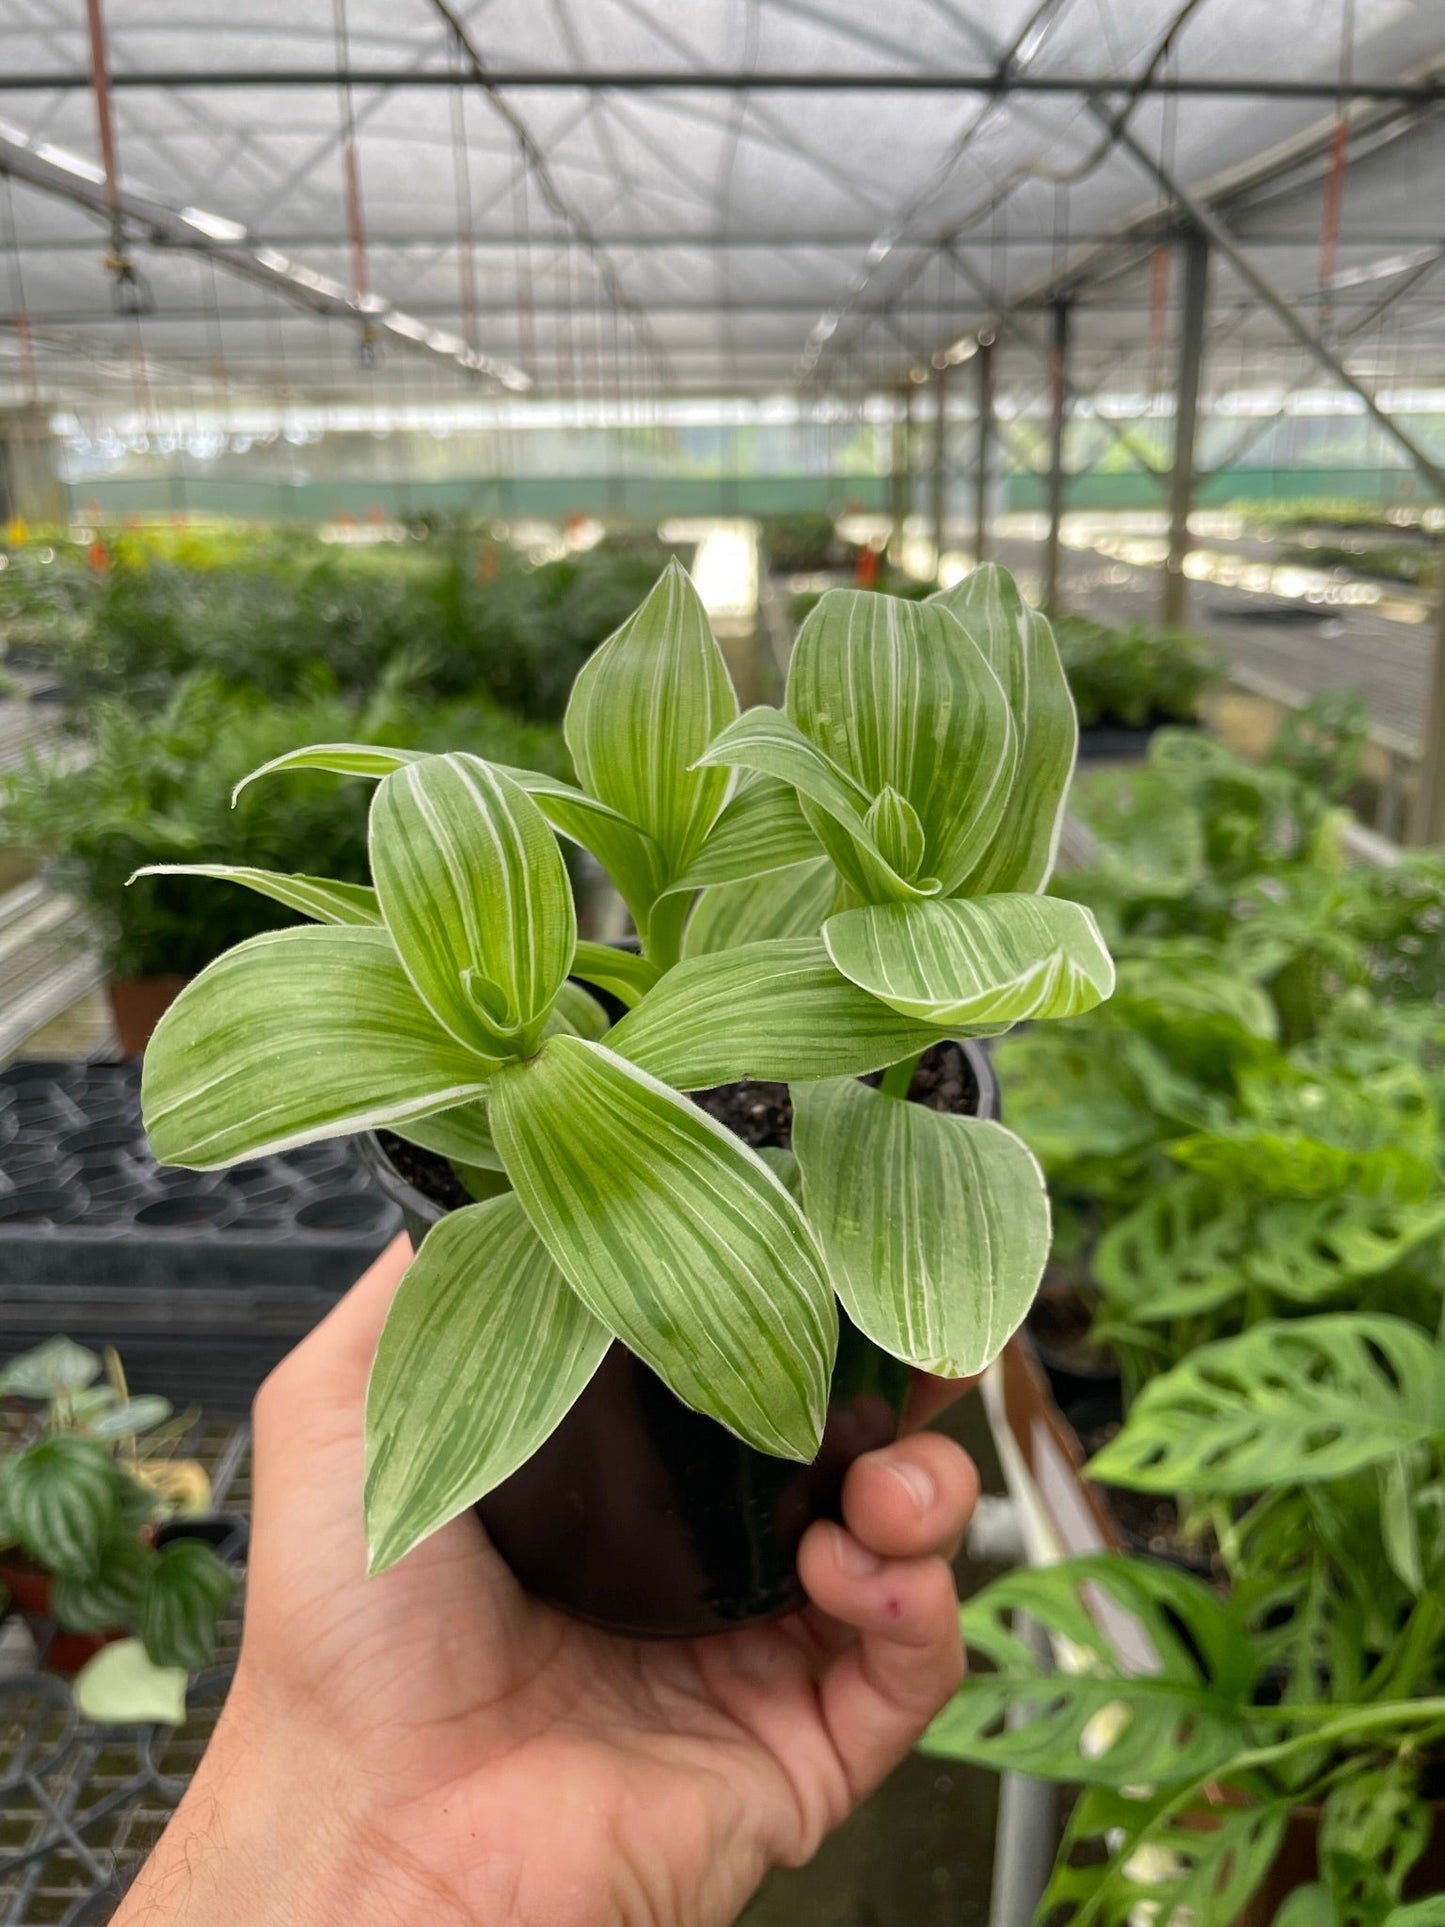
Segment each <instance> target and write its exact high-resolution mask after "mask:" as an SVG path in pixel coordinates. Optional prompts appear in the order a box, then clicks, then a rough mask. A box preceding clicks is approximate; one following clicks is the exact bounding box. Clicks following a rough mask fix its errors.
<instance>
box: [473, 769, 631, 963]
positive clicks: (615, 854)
mask: <svg viewBox="0 0 1445 1927" xmlns="http://www.w3.org/2000/svg"><path fill="white" fill-rule="evenodd" d="M493 767H494V768H496V769H499V770H500V771H501V772H502V774H503V776H509V777H510V778H511V779H512V781H513V782H514V783H515V784H516V785H517V787H518V789H524V790H525V791H526V792H527V794H528V795H529V796H531V797H533V798H534V799H535V801H536V804H537V807H538V809H539V810H540V811H541V812H542V814H543V816H545V817H546V819H547V821H548V822H549V823H550V824H551V825H552V828H553V829H554V830H555V831H556V832H557V834H558V835H559V836H565V837H566V838H567V839H568V840H569V841H570V842H572V843H577V844H580V845H581V847H582V848H583V849H584V850H590V851H591V853H592V855H593V856H595V857H596V859H597V861H598V862H599V863H600V864H601V865H602V867H603V869H604V870H605V871H606V872H607V874H608V876H610V877H611V879H612V881H613V882H614V883H615V884H616V886H617V889H618V892H619V894H620V895H621V897H622V901H623V902H624V903H625V904H626V905H627V907H628V909H629V910H630V911H631V912H632V916H633V921H634V922H635V923H636V924H637V927H638V929H639V930H642V929H645V928H646V926H647V917H648V913H649V911H650V910H651V908H652V905H653V903H654V902H655V901H656V899H657V897H658V895H659V894H660V892H661V891H662V888H663V886H664V884H665V883H666V881H667V866H666V864H665V862H664V859H663V855H662V851H661V850H660V849H659V848H658V847H657V845H656V844H655V843H654V842H653V840H652V838H651V837H650V836H648V835H647V833H646V832H645V831H644V830H640V829H639V828H638V827H637V825H636V824H635V823H633V822H632V821H631V820H630V819H629V818H628V817H626V816H624V815H623V814H622V812H621V811H620V810H614V809H613V808H612V807H611V805H610V804H608V803H603V802H600V801H599V800H598V798H597V797H595V796H589V795H588V794H587V792H586V791H585V790H579V789H578V788H576V787H575V785H574V784H571V783H564V782H562V781H560V780H559V779H558V778H557V777H555V776H543V775H542V774H541V773H540V772H539V771H537V770H531V769H514V768H513V767H512V766H511V765H510V764H507V763H497V764H494V765H493Z"/></svg>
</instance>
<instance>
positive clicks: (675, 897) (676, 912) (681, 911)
mask: <svg viewBox="0 0 1445 1927" xmlns="http://www.w3.org/2000/svg"><path fill="white" fill-rule="evenodd" d="M691 908H692V898H691V896H689V894H688V892H687V891H686V890H675V891H673V893H672V895H671V896H666V897H659V898H658V900H657V902H656V903H654V904H653V906H652V912H651V915H650V916H649V917H648V919H647V934H646V936H645V937H644V938H643V942H642V954H643V955H644V956H645V957H646V958H647V960H648V962H649V963H653V964H656V965H657V968H658V969H659V970H671V969H672V967H673V965H674V964H675V963H677V962H678V961H679V960H680V959H681V956H682V931H683V925H684V924H685V923H686V922H687V913H688V911H689V910H690V909H691Z"/></svg>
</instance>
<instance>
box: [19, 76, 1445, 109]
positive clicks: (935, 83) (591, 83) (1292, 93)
mask: <svg viewBox="0 0 1445 1927" xmlns="http://www.w3.org/2000/svg"><path fill="white" fill-rule="evenodd" d="M487 84H488V86H491V87H502V88H514V89H517V90H526V91H534V90H539V89H540V90H542V91H549V90H550V91H551V92H554V93H560V92H568V91H571V90H574V89H582V90H583V91H586V92H591V93H598V92H614V93H697V92H703V93H724V94H731V93H749V94H759V93H801V94H819V93H824V94H840V93H847V94H982V95H990V96H993V97H995V98H1000V99H1002V98H1005V97H1006V96H1008V95H1011V94H1079V95H1084V96H1090V95H1092V96H1095V97H1098V96H1101V95H1103V96H1107V95H1112V94H1126V95H1129V96H1131V97H1132V96H1134V95H1136V94H1139V95H1148V94H1155V95H1168V96H1170V97H1172V98H1176V99H1183V100H1217V99H1222V98H1224V99H1257V100H1318V101H1328V102H1331V103H1334V102H1336V101H1338V100H1339V99H1340V98H1341V97H1342V96H1343V97H1344V98H1346V99H1350V100H1375V101H1393V102H1398V103H1401V104H1407V105H1411V106H1429V105H1431V104H1433V103H1435V102H1439V101H1442V100H1445V80H1439V79H1432V80H1351V81H1347V82H1345V83H1344V84H1343V86H1342V85H1341V83H1340V81H1339V80H1338V79H1320V80H1291V79H1288V78H1284V77H1280V78H1277V79H1269V78H1264V77H1261V76H1259V75H1246V74H1229V75H1223V74H1219V75H1216V74H1198V75H1188V74H1177V75H1176V74H1156V75H1155V76H1154V78H1153V79H1144V78H1140V79H1137V80H1135V79H1131V78H1130V77H1129V76H1127V75H1121V74H1079V73H1061V74H1047V73H1036V72H1033V71H1032V70H1026V71H1025V72H1023V73H1017V72H1012V73H1006V74H1000V73H996V72H993V71H986V70H979V71H976V72H953V73H939V72H937V71H932V72H926V73H919V72H906V73H887V72H883V73H879V72H876V71H872V72H868V71H857V70H853V71H848V72H843V71H841V70H840V71H837V72H833V73H829V72H826V71H824V72H821V73H820V72H799V71H793V72H788V71H777V70H774V71H770V72H766V73H750V72H747V71H746V70H742V69H738V70H724V69H720V68H719V69H712V70H708V69H701V68H694V69H691V70H689V69H686V68H675V67H661V68H657V67H650V68H649V67H634V68H626V67H616V68H604V69H598V68H592V69H587V70H581V69H575V70H574V69H567V68H556V67H488V69H487ZM338 85H349V86H353V87H386V88H390V89H407V88H418V87H422V88H425V87H445V88H454V87H469V86H472V85H474V81H473V80H472V78H471V77H470V76H469V75H467V74H464V73H463V74H458V73H449V72H447V71H445V70H443V69H440V68H420V69H418V68H412V67H370V66H361V67H352V66H348V67H346V68H321V67H270V68H268V67H237V68H231V69H213V70H211V71H209V72H207V71H200V72H198V71H197V70H196V69H194V68H165V67H158V68H135V69H132V70H131V71H130V72H121V73H116V74H112V76H111V86H112V87H113V88H115V89H116V90H117V91H119V90H121V89H125V90H128V91H135V90H143V89H163V90H164V91H166V92H176V91H189V92H197V91H206V90H208V89H215V88H236V87H262V88H265V87H286V88H295V87H324V88H328V89H329V88H334V87H336V86H338ZM89 86H90V76H89V74H86V73H82V72H79V71H78V70H74V69H56V70H53V71H45V70H43V69H42V70H36V71H31V72H29V73H10V74H5V75H3V76H0V92H3V93H71V92H75V91H78V90H81V89H85V88H88V87H89Z"/></svg>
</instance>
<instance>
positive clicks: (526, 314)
mask: <svg viewBox="0 0 1445 1927" xmlns="http://www.w3.org/2000/svg"><path fill="white" fill-rule="evenodd" d="M512 235H513V239H514V241H515V245H516V275H517V357H518V360H519V361H520V362H521V364H522V367H523V368H524V369H525V370H526V372H527V373H528V374H529V375H532V376H533V377H535V376H537V375H538V374H539V373H540V367H539V364H538V361H537V307H536V301H535V297H534V293H533V281H532V212H531V200H530V197H529V195H528V191H527V157H526V155H525V154H522V155H520V156H519V158H518V161H517V166H516V170H515V172H514V173H513V175H512Z"/></svg>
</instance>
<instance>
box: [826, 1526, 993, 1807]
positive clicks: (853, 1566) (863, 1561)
mask: <svg viewBox="0 0 1445 1927" xmlns="http://www.w3.org/2000/svg"><path fill="white" fill-rule="evenodd" d="M798 1570H799V1572H800V1574H801V1576H802V1580H803V1584H804V1586H805V1587H806V1589H807V1591H808V1594H809V1596H810V1598H812V1600H813V1601H814V1603H815V1604H816V1605H817V1606H818V1607H819V1608H820V1609H821V1610H822V1611H823V1612H825V1613H828V1614H829V1615H831V1616H832V1617H833V1618H835V1619H838V1620H841V1621H843V1622H845V1623H846V1624H848V1625H850V1626H852V1627H853V1628H854V1630H855V1631H856V1632H857V1634H858V1640H857V1643H856V1644H855V1645H853V1646H851V1647H850V1648H849V1649H848V1650H847V1651H846V1652H844V1653H842V1654H840V1655H839V1656H838V1657H837V1658H836V1659H835V1660H834V1661H833V1662H832V1664H831V1665H830V1666H829V1667H828V1668H827V1670H826V1671H825V1672H824V1674H823V1676H822V1678H821V1679H820V1681H819V1683H818V1704H819V1710H820V1712H821V1714H822V1718H823V1722H824V1725H825V1726H826V1728H827V1730H828V1735H829V1738H830V1740H831V1741H832V1744H833V1747H834V1750H835V1752H836V1753H837V1755H838V1758H839V1760H840V1762H841V1763H842V1766H843V1770H844V1773H845V1775H846V1777H847V1781H848V1787H849V1790H850V1792H851V1794H852V1797H853V1798H854V1799H855V1800H860V1799H862V1798H863V1796H864V1795H865V1794H866V1793H869V1792H871V1791H872V1789H873V1788H874V1787H875V1786H877V1784H878V1782H879V1781H880V1780H881V1779H882V1778H883V1777H884V1775H885V1774H886V1773H888V1772H889V1771H890V1770H891V1769H892V1768H893V1767H894V1766H896V1765H897V1763H898V1762H899V1760H901V1759H902V1758H903V1756H904V1754H905V1753H907V1752H908V1750H909V1748H910V1747H911V1746H912V1745H913V1744H914V1742H915V1741H916V1740H917V1739H918V1737H919V1735H920V1734H921V1733H922V1732H923V1730H924V1728H925V1727H926V1726H927V1725H928V1722H929V1721H930V1720H931V1719H932V1718H933V1716H934V1714H935V1713H937V1712H938V1711H939V1709H940V1708H941V1707H942V1706H943V1705H944V1704H945V1703H946V1702H947V1700H948V1699H949V1697H950V1695H951V1694H953V1693H954V1692H956V1691H957V1689H958V1686H959V1683H960V1682H961V1681H962V1679H963V1674H964V1657H963V1641H962V1638H961V1635H960V1633H959V1629H958V1595H957V1593H956V1592H955V1590H954V1584H953V1574H952V1573H951V1572H950V1571H949V1568H948V1566H947V1565H946V1564H945V1562H944V1561H943V1560H942V1559H941V1558H939V1557H937V1556H933V1557H925V1558H918V1559H880V1558H879V1557H878V1555H877V1554H876V1553H874V1552H871V1551H870V1550H869V1549H868V1547H867V1546H865V1545H863V1544H861V1543H860V1542H859V1541H858V1540H857V1539H856V1538H854V1537H853V1535H852V1534H851V1533H849V1532H847V1531H845V1530H844V1529H843V1527H841V1526H836V1525H832V1524H829V1523H824V1524H819V1525H816V1526H814V1527H813V1528H812V1529H811V1530H810V1531H809V1533H808V1534H807V1536H806V1538H805V1539H804V1541H803V1546H802V1551H801V1553H800V1555H799V1560H798Z"/></svg>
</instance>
